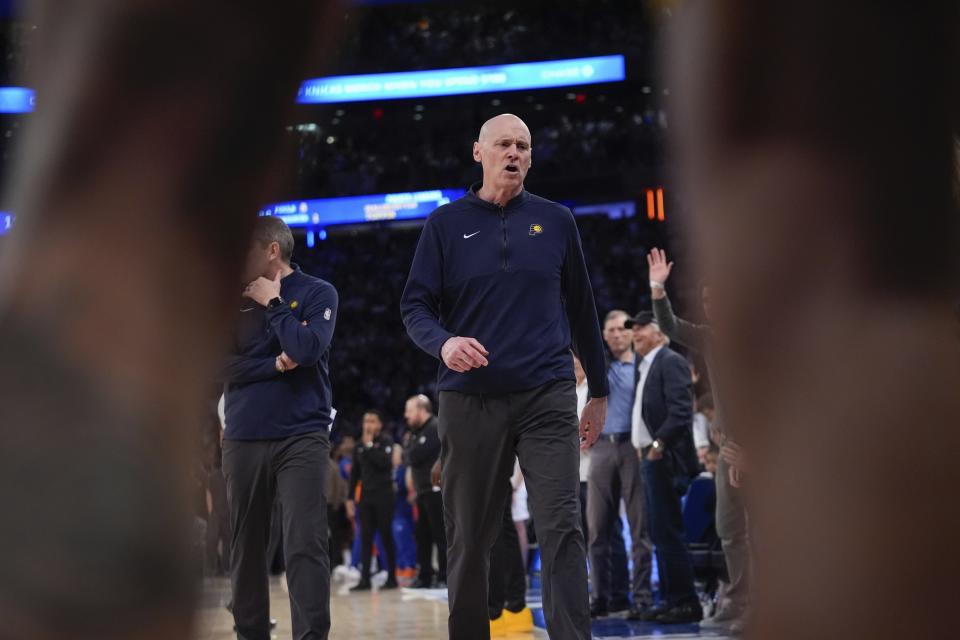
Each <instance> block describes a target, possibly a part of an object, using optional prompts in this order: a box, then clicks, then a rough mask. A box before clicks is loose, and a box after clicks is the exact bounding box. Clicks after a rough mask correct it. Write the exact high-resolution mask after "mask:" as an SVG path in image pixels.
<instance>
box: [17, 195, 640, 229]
mask: <svg viewBox="0 0 960 640" xmlns="http://www.w3.org/2000/svg"><path fill="white" fill-rule="evenodd" d="M465 194H466V191H464V190H463V189H442V190H434V191H417V192H413V193H388V194H380V195H372V196H353V197H349V198H320V199H316V200H297V201H294V202H281V203H278V204H271V205H269V206H267V207H265V208H263V209H261V210H260V215H261V216H277V217H278V218H280V219H281V220H283V221H284V222H286V223H287V224H288V225H289V226H291V227H311V228H314V227H317V228H322V227H326V226H328V225H337V224H362V223H365V222H388V221H391V220H416V219H421V218H426V217H427V216H429V215H430V214H431V213H432V212H433V210H434V209H436V208H437V207H439V206H440V205H444V204H447V203H448V202H451V201H453V200H456V199H457V198H461V197H463V196H464V195H465ZM565 204H567V205H568V206H570V208H571V210H572V211H573V213H574V215H578V216H587V215H596V214H604V215H606V216H607V217H608V218H610V219H618V218H632V217H634V216H635V215H636V210H637V207H636V203H634V202H632V201H626V202H609V203H605V204H591V205H578V204H576V203H573V202H568V203H565ZM0 221H2V219H0ZM0 233H2V229H0Z"/></svg>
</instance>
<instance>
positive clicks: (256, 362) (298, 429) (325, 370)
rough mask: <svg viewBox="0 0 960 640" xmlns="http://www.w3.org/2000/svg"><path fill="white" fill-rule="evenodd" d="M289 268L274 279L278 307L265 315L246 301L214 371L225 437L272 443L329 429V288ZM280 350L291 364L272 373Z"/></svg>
mask: <svg viewBox="0 0 960 640" xmlns="http://www.w3.org/2000/svg"><path fill="white" fill-rule="evenodd" d="M293 267H294V271H293V273H291V274H290V275H288V276H286V277H284V278H283V279H281V280H280V297H281V298H283V299H284V301H285V304H282V305H280V306H279V307H277V308H276V309H270V310H268V309H265V308H263V307H261V306H260V305H259V304H257V303H256V302H254V301H253V300H249V299H247V298H244V299H243V302H242V304H241V309H240V311H241V313H240V317H239V321H238V326H237V337H236V342H235V344H234V345H233V350H232V353H231V355H229V356H228V357H227V362H226V366H225V368H224V371H223V373H222V378H223V380H224V382H225V384H224V412H225V423H226V429H225V430H224V438H226V439H228V440H279V439H282V438H289V437H291V436H296V435H301V434H304V433H309V432H311V431H321V430H322V431H326V430H328V429H329V428H330V424H331V418H330V409H331V397H332V395H333V392H332V391H331V386H330V365H329V359H330V342H331V340H332V339H333V329H334V327H335V326H336V323H337V301H338V298H337V290H336V289H335V288H334V287H333V285H332V284H330V283H329V282H326V281H324V280H321V279H319V278H314V277H313V276H309V275H307V274H305V273H303V272H302V271H300V268H299V267H297V266H296V265H293ZM303 322H306V324H303ZM281 352H286V354H287V355H288V356H290V357H291V358H292V359H293V360H294V362H296V363H297V364H298V365H299V366H297V368H296V369H293V370H292V371H286V372H284V373H280V372H279V371H277V369H276V359H277V356H279V355H280V353H281Z"/></svg>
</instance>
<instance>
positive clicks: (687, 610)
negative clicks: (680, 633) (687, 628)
mask: <svg viewBox="0 0 960 640" xmlns="http://www.w3.org/2000/svg"><path fill="white" fill-rule="evenodd" d="M701 620H703V608H702V607H701V606H700V603H699V602H688V603H687V604H681V605H678V606H676V607H673V608H672V609H667V610H666V611H664V612H663V613H661V614H660V615H658V616H657V620H656V621H657V622H658V623H660V624H694V623H696V622H700V621H701Z"/></svg>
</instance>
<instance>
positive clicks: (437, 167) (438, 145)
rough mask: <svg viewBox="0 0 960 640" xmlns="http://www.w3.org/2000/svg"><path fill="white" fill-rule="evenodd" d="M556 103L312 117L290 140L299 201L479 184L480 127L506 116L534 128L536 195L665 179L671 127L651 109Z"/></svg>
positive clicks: (478, 102)
mask: <svg viewBox="0 0 960 640" xmlns="http://www.w3.org/2000/svg"><path fill="white" fill-rule="evenodd" d="M568 96H572V98H570V97H568ZM549 97H550V99H549V100H547V99H545V97H544V96H542V95H540V96H537V97H536V98H534V96H525V97H523V96H517V97H514V98H513V99H512V100H510V99H505V100H504V101H501V100H499V99H498V100H494V101H491V100H489V99H486V98H472V97H464V98H459V99H453V98H448V99H445V103H443V104H438V103H436V102H428V103H427V104H426V105H416V106H412V105H410V104H403V105H402V106H401V105H396V104H394V105H384V107H376V108H373V109H371V108H370V107H369V106H356V105H353V106H351V105H347V106H345V107H344V108H343V109H338V110H335V111H333V112H332V113H331V114H326V115H324V116H323V117H320V116H315V115H312V116H309V117H310V118H313V119H315V120H317V122H311V123H309V124H306V125H301V126H299V127H291V132H290V133H289V134H288V135H289V136H292V139H290V140H289V144H290V145H291V146H293V147H294V148H295V158H294V159H295V163H296V167H297V169H296V170H297V185H296V194H297V196H298V197H302V198H310V197H335V196H349V195H360V194H368V193H392V192H398V191H409V190H418V189H433V188H453V187H460V186H465V185H467V184H470V183H471V182H473V181H475V180H478V179H479V170H478V168H477V165H476V163H475V162H474V161H473V158H472V155H471V148H472V144H473V141H474V140H475V139H476V136H477V129H478V128H479V124H478V123H480V122H483V121H484V120H485V119H486V118H488V117H490V116H492V115H494V114H496V113H500V112H504V111H505V112H515V113H517V114H518V115H521V117H523V118H524V119H525V120H526V121H527V123H528V125H529V126H530V128H531V134H532V136H533V145H534V162H535V166H536V169H535V170H534V171H532V172H531V174H530V178H529V186H530V188H531V189H532V190H535V189H538V188H539V189H540V190H541V191H543V190H549V191H554V190H555V188H562V187H566V188H568V189H570V191H571V192H573V191H576V193H577V194H579V195H580V196H581V197H583V196H586V195H589V194H590V193H591V192H593V193H596V192H598V191H599V192H623V191H624V190H626V189H629V188H630V186H631V185H637V184H651V183H655V182H656V181H657V180H658V179H659V171H660V168H661V167H662V166H663V147H664V145H663V138H664V136H665V129H666V124H667V123H666V117H665V116H664V115H663V112H662V111H660V110H658V108H657V107H656V105H655V103H654V102H653V101H652V100H648V99H647V98H646V97H645V96H644V95H643V94H641V95H640V96H639V97H631V96H627V95H622V94H621V93H619V92H611V91H607V90H603V89H596V88H595V89H594V90H584V92H582V93H571V94H567V93H566V92H560V93H557V94H551V95H550V96H549ZM444 105H446V107H448V108H445V106H444ZM418 107H419V108H420V110H418ZM328 116H329V117H328ZM303 117H308V116H303Z"/></svg>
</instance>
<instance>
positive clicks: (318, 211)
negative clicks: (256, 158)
mask: <svg viewBox="0 0 960 640" xmlns="http://www.w3.org/2000/svg"><path fill="white" fill-rule="evenodd" d="M464 193H466V192H465V191H464V190H463V189H443V190H439V189H437V190H433V191H415V192H410V193H382V194H377V195H370V196H351V197H348V198H318V199H314V200H297V201H293V202H281V203H279V204H272V205H269V206H267V207H265V208H264V209H261V210H260V215H262V216H277V217H279V218H281V219H282V220H283V221H284V222H286V223H287V224H288V225H290V226H291V227H326V226H330V225H337V224H359V223H363V222H388V221H391V220H413V219H417V218H426V217H427V216H428V215H430V212H431V211H433V210H434V209H436V208H437V207H439V206H440V205H444V204H446V203H448V202H450V201H452V200H456V199H457V198H459V197H461V196H463V194H464Z"/></svg>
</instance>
